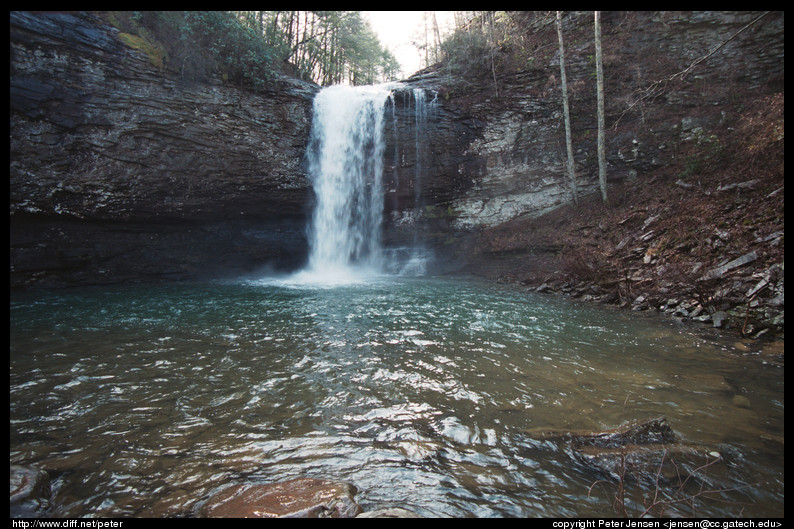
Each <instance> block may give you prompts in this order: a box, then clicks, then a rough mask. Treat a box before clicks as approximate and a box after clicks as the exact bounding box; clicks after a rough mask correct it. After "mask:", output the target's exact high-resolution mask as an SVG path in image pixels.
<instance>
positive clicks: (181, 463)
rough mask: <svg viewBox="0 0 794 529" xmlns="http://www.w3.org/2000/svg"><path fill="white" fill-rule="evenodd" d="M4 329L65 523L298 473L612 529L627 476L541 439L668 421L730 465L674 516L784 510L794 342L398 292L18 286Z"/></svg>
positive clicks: (396, 285) (427, 504)
mask: <svg viewBox="0 0 794 529" xmlns="http://www.w3.org/2000/svg"><path fill="white" fill-rule="evenodd" d="M10 327H11V340H10V351H11V357H10V367H11V370H10V371H11V375H10V382H11V386H10V425H11V435H10V439H11V462H12V463H19V464H37V465H39V466H41V467H43V468H45V469H47V470H48V471H49V472H50V474H51V476H52V477H53V499H54V504H55V510H54V512H53V514H55V515H58V516H190V515H193V514H194V513H195V509H196V506H197V505H198V504H199V503H200V502H201V501H202V500H204V499H206V498H207V496H208V495H210V494H211V493H212V492H213V491H214V490H216V489H217V488H219V487H222V486H224V485H227V484H229V483H235V482H251V481H254V482H274V481H279V480H285V479H291V478H295V477H303V476H309V477H321V478H327V479H338V480H345V481H349V482H352V483H353V484H354V485H356V486H357V487H358V489H359V493H358V496H357V499H358V501H359V503H360V504H361V505H362V506H363V507H364V508H365V509H367V510H370V509H374V508H378V507H383V506H401V507H405V508H409V509H412V510H414V511H416V512H418V513H420V514H423V515H427V516H456V517H462V516H613V515H615V511H614V510H613V505H612V503H613V499H614V494H615V491H616V488H617V482H616V481H614V480H610V479H609V477H608V476H606V475H605V474H603V473H601V472H599V471H598V470H597V469H594V468H592V467H590V466H588V465H585V464H583V463H581V461H579V460H578V459H577V458H576V457H574V456H573V454H572V453H571V451H570V449H568V448H566V447H565V445H564V444H563V445H559V444H555V443H550V442H546V441H538V440H537V439H535V438H534V437H533V435H532V432H536V431H538V430H539V429H546V428H548V429H576V430H599V429H604V428H610V427H615V426H618V425H620V424H621V423H623V422H624V421H628V420H637V419H646V418H649V417H655V416H659V415H664V416H666V417H667V419H668V421H669V423H670V425H671V426H672V428H673V430H674V431H675V432H676V434H677V435H678V437H679V439H681V440H682V441H685V442H688V443H697V444H702V445H703V446H704V447H706V448H707V450H709V451H718V452H719V453H721V454H723V457H724V460H723V461H722V462H720V464H719V465H715V467H713V468H710V469H709V470H713V472H714V473H715V477H714V478H713V480H712V481H708V482H707V483H706V487H705V490H707V491H708V492H709V494H703V491H704V489H702V488H701V489H697V490H694V491H692V492H690V493H689V495H690V496H692V498H693V499H692V501H689V502H684V503H682V504H678V505H672V506H670V510H669V511H668V512H669V513H671V514H695V515H697V516H710V515H719V516H733V515H744V516H782V515H783V497H784V494H783V490H784V485H783V481H784V478H783V466H784V465H783V463H784V460H783V427H784V420H783V417H784V410H783V408H784V404H783V402H784V399H783V362H782V344H780V345H779V346H777V345H775V344H773V345H772V346H771V347H772V348H773V351H772V354H770V353H769V351H768V350H767V351H764V350H762V348H761V345H760V344H756V343H752V342H744V341H740V340H738V339H735V338H733V339H727V338H719V337H716V336H710V335H705V334H702V333H701V330H700V329H699V328H694V327H689V326H685V325H680V324H674V323H672V322H667V321H664V320H660V319H658V318H648V317H643V316H640V315H638V314H636V313H627V312H618V311H612V310H604V309H601V308H594V307H589V306H584V305H577V304H575V303H572V302H570V301H567V300H560V299H556V298H551V297H544V296H538V295H532V294H527V293H524V292H517V291H515V290H510V289H506V288H502V287H497V286H493V285H484V284H481V283H477V282H472V281H458V280H455V281H452V280H439V279H403V278H381V279H373V280H370V281H367V282H364V283H361V284H350V285H346V286H339V287H336V288H322V287H312V286H306V285H297V284H291V283H289V282H279V281H275V280H272V281H270V280H263V281H238V282H225V283H224V282H208V283H180V284H170V285H157V286H135V287H117V288H102V289H98V288H97V289H81V290H71V291H61V292H53V293H38V294H14V295H12V298H11V325H10ZM767 347H770V346H767ZM775 347H777V350H774V348H775ZM776 353H777V354H776ZM701 485H702V484H701ZM717 489H727V490H726V491H725V492H721V493H717V492H714V491H715V490H717ZM647 492H648V491H647V490H645V493H647ZM642 493H643V492H642V491H640V492H637V494H638V496H636V498H633V499H631V500H630V501H629V502H628V507H629V512H630V513H637V512H642V505H641V503H638V502H641V496H640V495H641V494H642ZM631 502H634V503H631Z"/></svg>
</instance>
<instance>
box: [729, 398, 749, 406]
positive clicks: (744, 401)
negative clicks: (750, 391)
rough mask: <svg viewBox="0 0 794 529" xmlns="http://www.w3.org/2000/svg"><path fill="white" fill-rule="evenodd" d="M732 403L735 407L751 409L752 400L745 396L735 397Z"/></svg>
mask: <svg viewBox="0 0 794 529" xmlns="http://www.w3.org/2000/svg"><path fill="white" fill-rule="evenodd" d="M731 403H733V405H734V406H738V407H739V408H750V406H751V404H750V399H748V398H747V397H745V396H744V395H734V396H733V398H732V399H731Z"/></svg>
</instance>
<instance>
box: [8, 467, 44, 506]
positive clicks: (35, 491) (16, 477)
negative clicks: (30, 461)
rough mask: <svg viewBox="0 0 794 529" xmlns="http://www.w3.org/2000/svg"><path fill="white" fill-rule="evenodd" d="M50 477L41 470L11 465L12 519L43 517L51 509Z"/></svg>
mask: <svg viewBox="0 0 794 529" xmlns="http://www.w3.org/2000/svg"><path fill="white" fill-rule="evenodd" d="M50 494H51V491H50V476H49V475H48V474H47V473H46V472H45V471H43V470H41V469H40V468H36V467H29V466H20V465H11V497H10V504H11V506H10V508H11V517H12V518H33V517H39V516H42V514H44V513H45V512H46V511H47V510H48V509H49V507H50Z"/></svg>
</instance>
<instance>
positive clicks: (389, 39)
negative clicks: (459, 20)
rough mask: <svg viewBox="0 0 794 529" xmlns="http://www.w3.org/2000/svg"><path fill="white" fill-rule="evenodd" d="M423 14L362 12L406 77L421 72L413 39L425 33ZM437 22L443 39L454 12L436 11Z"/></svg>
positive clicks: (415, 12)
mask: <svg viewBox="0 0 794 529" xmlns="http://www.w3.org/2000/svg"><path fill="white" fill-rule="evenodd" d="M422 13H424V11H362V14H364V15H365V16H366V17H367V18H368V19H369V21H370V24H372V29H374V30H375V32H376V33H377V34H378V38H379V40H380V42H381V44H383V45H384V46H386V47H387V48H388V49H389V50H390V51H391V52H392V53H393V54H394V56H395V57H396V58H397V60H398V61H399V62H400V64H401V65H402V69H403V74H404V76H405V77H408V76H409V75H411V74H412V73H414V72H416V71H417V70H419V51H418V50H417V49H416V48H415V47H414V46H413V45H412V44H411V39H412V37H416V35H417V34H418V33H419V32H422V33H423V32H424V23H423V22H422ZM436 20H437V21H438V25H439V28H440V31H441V35H442V37H443V35H444V29H445V28H446V27H448V26H449V27H451V26H452V11H436Z"/></svg>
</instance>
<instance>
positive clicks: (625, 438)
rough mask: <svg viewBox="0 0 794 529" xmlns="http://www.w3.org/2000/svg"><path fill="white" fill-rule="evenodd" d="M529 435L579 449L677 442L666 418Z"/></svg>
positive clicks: (546, 431) (539, 431) (539, 432)
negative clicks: (583, 447) (609, 426)
mask: <svg viewBox="0 0 794 529" xmlns="http://www.w3.org/2000/svg"><path fill="white" fill-rule="evenodd" d="M527 433H528V434H529V436H530V437H532V438H535V439H541V440H551V441H565V442H570V443H571V445H572V446H574V447H577V448H578V447H581V446H595V447H602V448H614V447H617V446H626V445H629V444H635V445H639V444H651V443H672V442H675V434H674V433H673V430H672V428H670V425H669V424H668V423H667V418H665V417H657V418H654V419H649V420H647V421H635V422H630V423H626V424H624V425H622V426H619V427H617V428H612V429H609V430H603V431H591V430H530V431H528V432H527Z"/></svg>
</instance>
